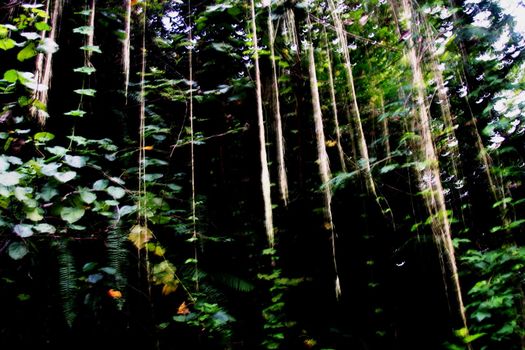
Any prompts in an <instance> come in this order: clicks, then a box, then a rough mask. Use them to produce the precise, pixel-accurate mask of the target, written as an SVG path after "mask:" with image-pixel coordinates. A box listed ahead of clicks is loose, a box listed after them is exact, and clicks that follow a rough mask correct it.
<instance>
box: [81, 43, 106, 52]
mask: <svg viewBox="0 0 525 350" xmlns="http://www.w3.org/2000/svg"><path fill="white" fill-rule="evenodd" d="M80 49H81V50H84V51H89V52H96V53H102V51H101V50H100V47H98V46H96V45H86V46H82V47H81V48H80Z"/></svg>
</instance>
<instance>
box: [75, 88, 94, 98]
mask: <svg viewBox="0 0 525 350" xmlns="http://www.w3.org/2000/svg"><path fill="white" fill-rule="evenodd" d="M73 91H74V92H76V93H77V94H79V95H84V96H91V97H93V96H95V93H96V92H97V90H94V89H77V90H73Z"/></svg>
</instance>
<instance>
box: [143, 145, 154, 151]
mask: <svg viewBox="0 0 525 350" xmlns="http://www.w3.org/2000/svg"><path fill="white" fill-rule="evenodd" d="M142 149H143V150H144V151H151V150H152V149H153V146H144V147H143V148H142Z"/></svg>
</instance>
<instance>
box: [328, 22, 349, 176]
mask: <svg viewBox="0 0 525 350" xmlns="http://www.w3.org/2000/svg"><path fill="white" fill-rule="evenodd" d="M324 41H325V46H326V57H327V66H328V84H329V87H330V99H331V102H332V115H333V118H334V128H335V136H336V141H337V153H338V155H339V162H340V164H341V170H342V171H343V172H345V173H346V172H347V168H346V162H345V154H344V151H343V146H342V144H341V128H340V127H339V118H338V113H337V97H336V93H335V84H334V74H333V72H332V57H331V55H330V46H329V44H328V38H327V35H326V31H325V32H324Z"/></svg>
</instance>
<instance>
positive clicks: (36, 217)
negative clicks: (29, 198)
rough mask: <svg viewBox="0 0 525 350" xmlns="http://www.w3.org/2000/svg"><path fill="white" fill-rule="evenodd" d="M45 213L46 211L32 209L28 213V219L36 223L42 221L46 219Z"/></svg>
mask: <svg viewBox="0 0 525 350" xmlns="http://www.w3.org/2000/svg"><path fill="white" fill-rule="evenodd" d="M43 213H44V211H43V210H42V209H40V208H32V209H31V210H29V211H27V212H26V218H27V219H29V220H31V221H34V222H37V221H41V220H43V219H44V216H43V215H42V214H43Z"/></svg>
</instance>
